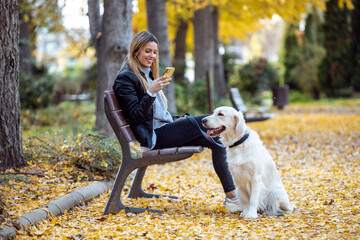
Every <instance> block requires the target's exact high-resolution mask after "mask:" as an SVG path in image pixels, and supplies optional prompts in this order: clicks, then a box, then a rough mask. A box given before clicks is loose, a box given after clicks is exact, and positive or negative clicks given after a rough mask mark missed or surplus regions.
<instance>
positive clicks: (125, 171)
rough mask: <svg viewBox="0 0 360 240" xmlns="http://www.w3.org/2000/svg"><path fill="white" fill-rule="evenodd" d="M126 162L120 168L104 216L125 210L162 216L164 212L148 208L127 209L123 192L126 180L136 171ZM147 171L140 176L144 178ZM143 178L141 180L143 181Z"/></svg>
mask: <svg viewBox="0 0 360 240" xmlns="http://www.w3.org/2000/svg"><path fill="white" fill-rule="evenodd" d="M125 162H126V161H124V164H123V165H122V166H120V169H119V172H118V174H117V176H116V179H115V182H114V186H113V189H112V191H111V194H110V197H109V199H108V202H107V204H106V207H105V210H104V213H103V214H104V215H108V214H116V213H118V212H120V211H121V210H123V209H124V210H125V212H126V213H142V212H145V211H147V212H152V213H157V214H162V211H159V210H153V209H147V208H134V207H126V206H125V205H124V204H123V203H122V202H121V192H122V190H123V188H124V185H125V182H126V179H127V177H128V176H129V175H130V173H131V172H132V171H133V170H134V168H133V167H131V166H127V164H126V163H125ZM145 170H146V167H144V169H143V173H142V174H140V175H142V177H143V176H144V173H145ZM141 172H142V171H140V173H141ZM142 177H141V179H140V180H142ZM135 178H136V177H135ZM134 181H135V180H134ZM140 189H141V182H140ZM141 191H142V189H141Z"/></svg>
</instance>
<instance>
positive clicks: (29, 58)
mask: <svg viewBox="0 0 360 240" xmlns="http://www.w3.org/2000/svg"><path fill="white" fill-rule="evenodd" d="M58 2H59V1H58V0H33V1H28V0H19V1H18V3H19V21H20V39H19V54H20V73H22V74H25V75H31V74H32V73H33V69H32V68H33V66H34V61H35V60H34V59H35V57H34V56H33V54H32V53H33V51H34V50H35V49H36V40H37V34H38V31H39V30H40V29H43V28H46V29H47V32H48V33H58V32H60V31H64V26H63V25H62V22H61V21H62V14H61V10H62V8H61V7H60V6H59V3H58Z"/></svg>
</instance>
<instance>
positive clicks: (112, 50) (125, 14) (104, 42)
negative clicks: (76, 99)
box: [88, 0, 132, 135]
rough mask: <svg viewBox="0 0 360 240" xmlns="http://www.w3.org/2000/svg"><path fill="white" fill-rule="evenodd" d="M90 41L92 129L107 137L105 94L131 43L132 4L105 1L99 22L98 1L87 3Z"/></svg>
mask: <svg viewBox="0 0 360 240" xmlns="http://www.w3.org/2000/svg"><path fill="white" fill-rule="evenodd" d="M88 5H89V23H90V32H91V39H92V41H93V43H94V46H95V49H96V56H97V87H96V88H97V90H96V91H97V94H96V121H95V129H96V130H97V131H100V132H102V133H104V134H105V135H110V134H111V133H112V129H111V127H110V124H109V123H108V121H107V119H106V116H105V112H104V91H105V90H107V89H111V88H112V85H113V83H114V79H115V77H116V74H117V73H118V71H119V70H120V67H121V64H122V62H123V60H124V58H125V56H126V55H127V52H128V47H129V44H130V41H131V36H132V29H131V21H132V1H131V0H124V1H117V0H105V1H104V14H103V18H102V19H101V17H100V13H99V1H98V0H88Z"/></svg>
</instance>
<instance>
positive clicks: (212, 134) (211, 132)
mask: <svg viewBox="0 0 360 240" xmlns="http://www.w3.org/2000/svg"><path fill="white" fill-rule="evenodd" d="M225 129H226V127H225V126H221V127H218V128H210V129H209V130H207V132H206V136H207V137H217V136H219V135H220V133H222V132H223V131H225Z"/></svg>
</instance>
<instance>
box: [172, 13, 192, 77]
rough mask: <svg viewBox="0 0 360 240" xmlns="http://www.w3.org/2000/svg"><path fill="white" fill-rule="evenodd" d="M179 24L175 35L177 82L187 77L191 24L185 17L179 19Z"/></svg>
mask: <svg viewBox="0 0 360 240" xmlns="http://www.w3.org/2000/svg"><path fill="white" fill-rule="evenodd" d="M178 21H179V25H178V27H177V30H176V37H175V56H174V58H175V64H174V65H175V68H176V71H175V80H176V82H179V83H181V82H183V81H184V78H185V69H186V59H185V56H186V32H187V29H188V26H189V24H188V23H187V21H184V20H183V19H179V20H178Z"/></svg>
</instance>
